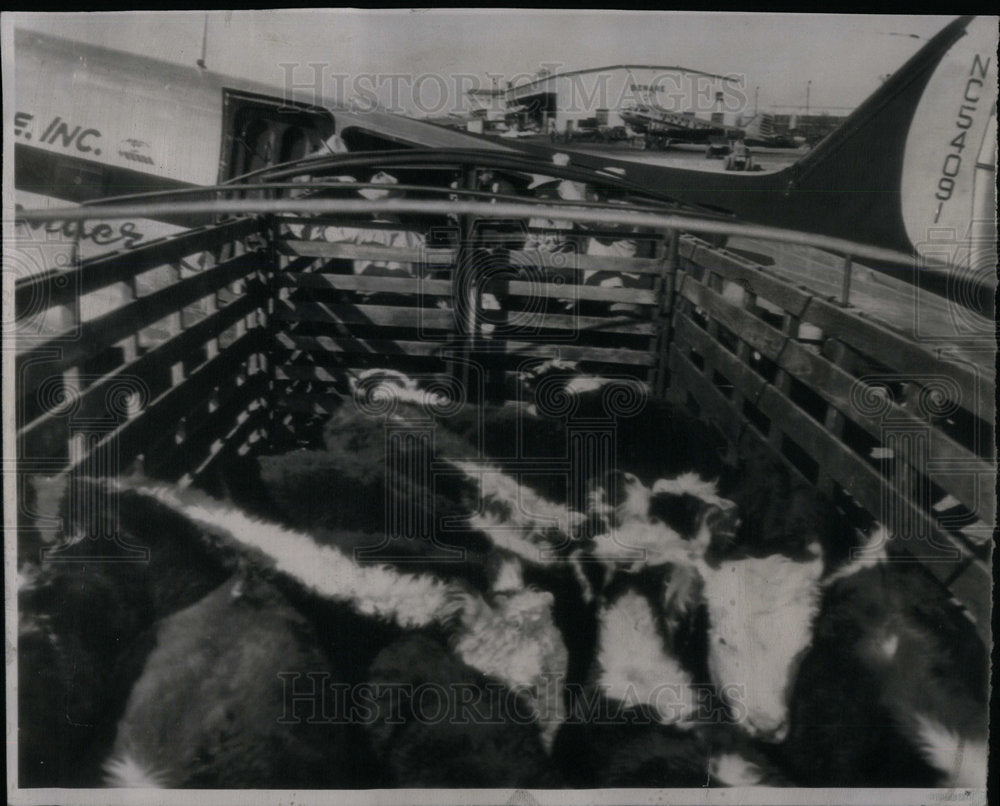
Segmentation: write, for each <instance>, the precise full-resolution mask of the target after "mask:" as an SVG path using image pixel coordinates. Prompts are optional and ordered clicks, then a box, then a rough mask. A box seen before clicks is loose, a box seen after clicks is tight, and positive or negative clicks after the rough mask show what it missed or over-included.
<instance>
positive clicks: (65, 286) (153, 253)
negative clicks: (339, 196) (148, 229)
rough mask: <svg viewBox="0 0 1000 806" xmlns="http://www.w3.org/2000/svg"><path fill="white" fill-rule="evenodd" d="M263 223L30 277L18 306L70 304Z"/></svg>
mask: <svg viewBox="0 0 1000 806" xmlns="http://www.w3.org/2000/svg"><path fill="white" fill-rule="evenodd" d="M261 226H262V225H261V221H260V220H259V219H255V218H242V219H238V220H236V221H229V222H226V223H224V224H217V225H212V226H208V227H200V228H198V229H194V230H191V231H189V232H184V233H181V234H180V235H174V236H168V237H166V238H158V239H157V240H155V241H149V242H147V243H144V244H143V245H142V246H138V247H135V248H134V249H128V250H118V251H117V252H114V253H112V254H110V255H102V256H100V257H95V258H92V259H90V260H86V261H84V262H83V263H82V264H81V265H80V267H79V268H78V269H76V270H75V272H62V271H57V272H53V273H51V274H46V275H44V276H40V277H39V276H35V277H29V278H26V279H24V280H21V281H19V282H18V283H17V284H16V286H15V292H14V304H15V309H16V310H18V311H23V310H24V309H25V306H27V305H30V304H31V301H32V300H36V299H43V300H46V301H47V306H48V307H52V306H55V305H67V304H70V303H72V302H74V301H75V300H76V298H77V296H78V295H80V294H88V293H90V292H91V291H96V290H98V289H101V288H104V287H106V286H109V285H112V284H114V283H119V282H122V281H125V280H128V279H130V278H132V277H135V276H136V275H137V274H140V273H142V272H144V271H146V270H148V269H152V268H155V267H156V266H162V265H164V264H167V263H173V262H176V261H178V260H180V259H181V258H184V257H187V256H188V255H191V254H194V253H196V252H205V251H211V250H212V249H214V248H216V247H218V246H221V245H222V244H226V243H231V242H232V241H236V240H239V239H241V238H245V237H247V236H248V235H250V234H252V233H254V232H259V231H260V230H261ZM74 274H75V276H72V275H74ZM67 280H69V282H67Z"/></svg>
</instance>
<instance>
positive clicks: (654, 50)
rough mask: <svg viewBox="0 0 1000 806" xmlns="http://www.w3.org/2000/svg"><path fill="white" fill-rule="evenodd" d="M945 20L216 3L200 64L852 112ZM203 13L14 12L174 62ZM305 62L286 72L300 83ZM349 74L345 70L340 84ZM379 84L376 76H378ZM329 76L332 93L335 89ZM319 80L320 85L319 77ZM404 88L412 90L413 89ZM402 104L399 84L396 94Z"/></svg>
mask: <svg viewBox="0 0 1000 806" xmlns="http://www.w3.org/2000/svg"><path fill="white" fill-rule="evenodd" d="M950 19H952V18H951V17H930V16H904V15H895V16H889V15H871V16H864V15H813V14H805V15H789V14H732V13H700V12H655V13H650V12H623V11H579V12H572V11H558V12H552V11H549V12H536V11H517V10H509V9H508V10H499V11H490V10H474V11H464V10H463V11H457V10H445V11H439V10H398V11H397V10H382V11H374V12H372V11H365V12H361V11H351V10H330V11H324V10H308V11H289V10H280V11H236V12H215V13H212V14H210V15H209V16H208V20H209V22H208V58H207V63H208V67H209V68H210V69H212V70H215V71H218V72H221V73H228V74H233V75H239V76H243V77H246V78H251V79H254V80H257V81H262V82H264V83H267V84H274V85H277V86H281V85H282V83H283V81H284V79H285V77H286V74H287V70H288V68H282V67H281V66H280V65H281V64H290V63H300V64H302V65H308V64H311V63H322V64H323V65H324V67H323V70H324V73H326V74H327V75H332V74H337V75H343V76H350V77H357V76H360V75H375V74H379V75H382V76H385V75H388V74H404V75H405V74H409V75H411V76H419V75H421V74H426V73H435V74H439V75H444V76H446V77H449V78H448V80H449V81H450V82H451V83H452V84H454V80H453V79H451V78H450V77H451V76H454V75H458V74H469V75H475V76H478V77H479V78H480V79H481V80H482V82H483V85H486V86H488V84H489V81H488V79H486V74H487V73H492V74H500V75H502V76H504V77H505V78H506V79H508V80H509V79H511V78H513V77H515V76H517V75H523V74H533V73H535V72H536V71H537V70H538V69H539V68H540V67H542V66H543V65H550V66H552V65H559V66H560V68H561V69H580V68H587V67H601V66H604V65H608V64H617V63H623V62H628V63H642V64H645V63H650V64H658V65H659V64H666V65H674V64H676V65H682V66H684V67H688V68H692V69H696V70H702V71H706V72H710V73H718V74H723V75H730V74H735V75H741V76H745V77H746V88H747V89H746V92H747V94H748V96H750V97H752V95H753V92H754V88H755V87H757V86H759V87H760V107H761V109H763V110H767V109H770V108H772V106H773V105H783V106H794V105H804V103H805V96H806V83H807V82H809V81H811V82H812V84H811V91H810V108H811V110H813V111H822V110H823V109H824V108H830V109H833V108H835V107H854V106H856V105H857V104H858V103H860V102H861V101H862V100H863V99H864V98H865V97H867V96H868V95H869V94H871V93H872V92H873V91H874V90H875V89H876V88H877V87H878V84H879V78H880V76H883V75H884V74H886V73H890V72H892V71H894V70H895V69H897V68H898V67H900V66H901V65H902V64H903V62H904V61H905V60H906V59H907V58H909V56H911V55H912V54H913V53H914V52H915V51H916V50H917V49H918V48H919V47H920V46H921V45H922V44H923V42H924V41H925V40H926V39H927V38H928V37H929V36H932V35H933V34H934V33H935V32H937V31H938V30H940V29H941V28H942V27H944V25H946V24H947V22H948V21H949V20H950ZM204 24H205V14H204V13H201V12H174V13H164V12H143V13H140V12H118V13H85V14H21V15H17V16H16V18H15V25H16V26H17V27H23V28H30V29H33V30H38V31H46V32H49V33H53V34H58V35H60V36H69V37H74V38H78V39H81V40H83V41H86V42H88V43H91V44H99V45H104V46H107V47H113V48H117V49H121V50H128V51H132V52H136V53H142V54H146V55H149V56H153V57H156V58H161V59H168V60H170V61H179V62H185V63H187V64H194V63H195V61H196V60H197V59H198V58H199V56H200V55H201V43H202V30H203V26H204ZM311 75H312V68H310V67H302V68H301V69H300V70H299V71H297V72H296V73H295V76H296V78H297V79H299V80H307V79H309V78H310V77H311ZM348 80H351V79H348ZM379 81H380V82H381V83H383V84H384V82H385V79H379ZM327 83H328V85H329V86H328V89H329V94H331V95H336V94H337V88H338V85H337V84H336V83H335V81H330V82H327ZM324 86H325V88H327V84H325V85H324ZM411 94H412V93H411ZM400 97H401V98H402V101H403V103H404V105H405V104H406V102H407V92H406V91H405V90H404V91H403V92H401V93H400Z"/></svg>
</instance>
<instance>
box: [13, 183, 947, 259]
mask: <svg viewBox="0 0 1000 806" xmlns="http://www.w3.org/2000/svg"><path fill="white" fill-rule="evenodd" d="M380 187H382V188H384V187H385V185H381V186H380ZM277 213H284V214H287V213H294V214H300V215H317V214H322V215H336V214H342V213H351V214H366V213H410V214H419V213H425V214H432V215H453V216H458V215H473V216H478V217H482V218H536V217H538V218H541V217H544V218H553V219H556V220H568V219H572V220H574V221H578V222H581V223H588V224H617V225H630V226H635V227H651V228H656V229H680V230H683V231H685V232H692V233H702V234H706V235H726V236H742V237H747V238H758V239H760V240H766V241H779V242H784V243H791V244H798V245H801V246H812V247H815V248H817V249H824V250H826V251H828V252H834V253H836V254H840V255H851V256H853V257H855V258H864V259H866V260H872V261H876V262H886V263H892V264H893V265H900V264H902V265H909V266H913V265H915V264H916V262H917V261H916V256H915V255H912V254H906V253H904V252H897V251H895V250H892V249H881V248H879V247H874V246H866V245H865V244H860V243H855V242H853V241H848V240H846V239H843V238H832V237H830V236H826V235H812V234H809V233H804V232H798V231H795V230H787V229H781V228H779V227H766V226H761V225H757V224H742V223H739V222H736V221H719V220H715V219H709V218H706V217H702V216H689V215H680V214H677V213H659V212H640V211H634V210H626V209H622V208H621V207H620V206H608V205H605V206H603V207H602V206H597V207H587V206H585V205H584V204H582V203H570V204H568V205H564V206H560V205H555V204H551V203H546V204H526V203H524V202H517V203H512V202H497V203H491V202H473V201H435V200H427V199H382V200H378V201H368V200H361V199H233V200H218V201H182V202H161V203H156V202H153V203H146V204H115V205H108V206H101V207H99V208H98V207H86V208H81V207H64V208H60V209H50V210H32V211H22V212H20V213H19V214H18V217H19V219H20V220H23V221H26V222H33V221H39V222H40V221H53V220H61V221H65V220H72V221H79V220H85V219H92V218H95V217H100V218H102V219H118V218H157V217H163V216H166V215H174V216H176V215H185V216H199V215H204V216H206V217H212V216H218V215H263V214H277ZM921 270H922V271H923V270H926V271H938V272H940V271H941V270H940V269H931V268H930V267H927V268H926V269H925V268H923V267H922V268H921Z"/></svg>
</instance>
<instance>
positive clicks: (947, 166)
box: [782, 17, 997, 265]
mask: <svg viewBox="0 0 1000 806" xmlns="http://www.w3.org/2000/svg"><path fill="white" fill-rule="evenodd" d="M996 52H997V25H996V19H995V18H989V17H980V18H972V17H959V18H957V19H955V20H954V21H952V22H951V23H949V24H948V25H947V26H945V27H944V28H943V29H942V30H941V31H940V32H938V33H937V34H936V35H935V36H934V37H932V38H931V39H930V40H928V41H927V43H926V44H925V45H924V46H923V47H922V48H921V49H920V50H919V51H918V52H917V53H916V54H914V56H913V57H912V58H911V59H910V60H909V61H908V62H907V63H906V64H905V65H903V67H901V68H900V69H899V70H897V71H896V72H895V73H894V74H893V75H892V76H890V77H889V78H888V79H887V80H886V81H885V83H884V84H883V85H882V86H881V87H880V88H879V89H878V90H877V91H876V92H875V93H873V94H872V95H871V96H870V97H869V98H868V99H867V100H866V101H864V102H863V103H862V104H861V106H859V107H858V108H857V109H856V110H855V111H854V112H853V113H852V114H851V115H850V117H848V118H847V120H845V121H844V123H843V124H841V125H840V126H839V127H838V128H837V129H836V130H835V131H834V132H832V133H831V134H830V135H829V136H828V137H826V138H825V139H824V140H822V141H821V142H820V143H819V144H818V145H817V146H816V147H815V148H814V149H813V150H812V152H810V153H809V154H808V155H807V156H805V157H804V158H803V159H801V160H800V161H799V162H798V163H796V164H795V165H793V166H791V168H789V169H786V170H785V171H783V172H782V174H785V175H786V176H785V178H786V180H787V184H786V192H787V193H789V194H792V195H795V194H798V193H801V194H803V196H806V195H815V194H817V193H818V194H820V196H825V197H826V201H827V209H826V213H825V215H824V217H825V218H826V219H827V226H828V228H830V229H833V230H835V231H832V232H829V234H831V235H838V236H840V237H846V238H850V239H853V240H862V241H868V242H871V243H877V244H880V245H883V246H887V247H889V248H893V249H897V250H898V251H902V252H912V251H914V250H915V251H916V252H917V253H918V254H920V255H922V256H924V257H926V258H928V259H932V260H935V261H939V262H944V263H948V264H951V265H963V264H964V265H968V264H969V262H970V257H971V256H969V255H963V254H947V252H948V250H949V248H951V250H952V251H955V250H958V251H961V249H962V248H963V246H962V243H963V241H967V240H968V238H969V237H972V236H974V237H975V238H976V239H977V241H983V243H985V241H986V240H989V241H990V242H994V241H995V232H996V226H995V215H994V209H995V208H994V204H993V198H992V197H993V194H992V193H983V192H981V191H982V188H983V187H987V186H988V187H989V188H992V187H993V186H994V178H993V177H994V176H995V159H996V157H995V154H996V152H995V147H996V135H995V126H996V86H997V58H996ZM984 174H987V175H984ZM977 188H978V191H977ZM830 194H835V195H839V201H840V204H839V205H838V204H832V202H834V201H836V199H835V198H833V197H831V195H830ZM846 201H849V204H845V203H844V202H846ZM990 225H992V226H990ZM981 230H985V231H981ZM965 248H966V249H967V248H968V247H967V246H966V247H965Z"/></svg>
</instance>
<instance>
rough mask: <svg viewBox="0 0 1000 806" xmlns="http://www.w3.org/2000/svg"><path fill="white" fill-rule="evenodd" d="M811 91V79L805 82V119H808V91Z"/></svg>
mask: <svg viewBox="0 0 1000 806" xmlns="http://www.w3.org/2000/svg"><path fill="white" fill-rule="evenodd" d="M810 89H812V79H809V81H807V82H806V117H809V90H810Z"/></svg>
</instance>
